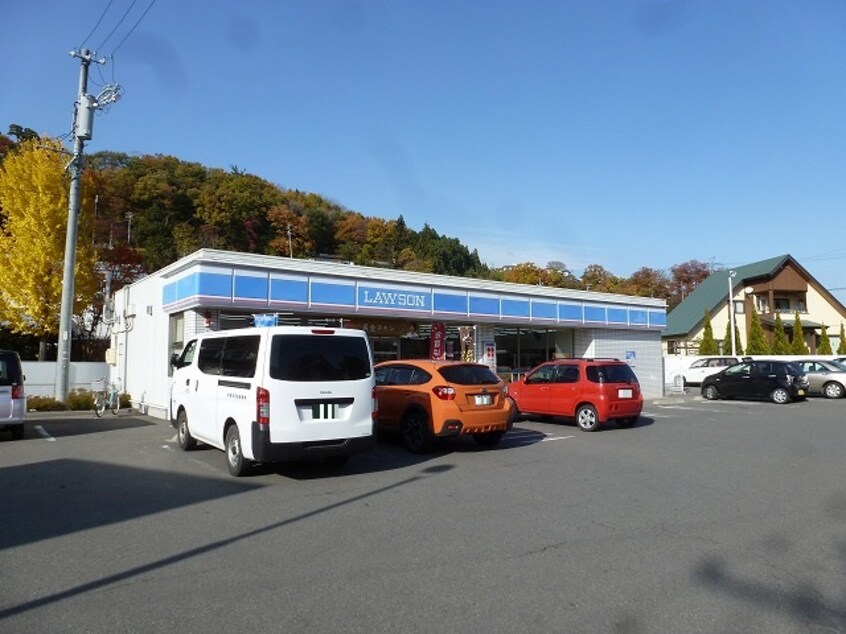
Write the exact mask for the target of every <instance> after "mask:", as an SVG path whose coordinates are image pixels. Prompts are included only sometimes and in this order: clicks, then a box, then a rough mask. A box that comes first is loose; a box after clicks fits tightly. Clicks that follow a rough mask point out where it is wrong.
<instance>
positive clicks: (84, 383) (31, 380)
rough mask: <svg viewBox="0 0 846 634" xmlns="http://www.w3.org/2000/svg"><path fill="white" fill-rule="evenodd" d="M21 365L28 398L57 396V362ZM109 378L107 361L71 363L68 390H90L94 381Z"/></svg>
mask: <svg viewBox="0 0 846 634" xmlns="http://www.w3.org/2000/svg"><path fill="white" fill-rule="evenodd" d="M21 365H22V366H23V373H24V376H26V379H25V380H24V387H25V389H26V394H27V396H47V397H50V398H52V397H54V396H55V395H56V361H23V362H21ZM108 376H109V364H108V363H106V362H105V361H71V364H70V368H69V372H68V390H69V391H71V392H72V391H73V390H90V389H91V383H92V382H93V381H96V380H97V379H102V378H103V377H108Z"/></svg>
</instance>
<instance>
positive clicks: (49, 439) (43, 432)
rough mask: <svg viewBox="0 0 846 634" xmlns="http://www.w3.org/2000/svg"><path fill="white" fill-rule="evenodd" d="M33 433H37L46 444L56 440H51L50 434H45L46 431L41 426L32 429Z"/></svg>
mask: <svg viewBox="0 0 846 634" xmlns="http://www.w3.org/2000/svg"><path fill="white" fill-rule="evenodd" d="M33 429H34V430H35V431H37V432H38V433H39V434H41V436H43V437H44V439H45V440H46V441H47V442H56V439H55V438H53V437H52V436H51V435H50V434H48V433H47V430H46V429H44V428H43V427H42V426H41V425H36V426H35V427H33Z"/></svg>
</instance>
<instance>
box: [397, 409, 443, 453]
mask: <svg viewBox="0 0 846 634" xmlns="http://www.w3.org/2000/svg"><path fill="white" fill-rule="evenodd" d="M402 442H403V444H404V445H405V448H406V449H408V450H409V451H410V452H411V453H425V452H427V451H430V450H431V449H432V445H434V444H435V437H434V435H433V434H432V428H431V427H430V426H429V420H428V419H427V417H426V416H425V415H423V414H422V413H421V412H419V411H413V412H409V413H408V414H406V415H405V418H403V419H402Z"/></svg>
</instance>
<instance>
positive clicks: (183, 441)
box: [176, 409, 197, 451]
mask: <svg viewBox="0 0 846 634" xmlns="http://www.w3.org/2000/svg"><path fill="white" fill-rule="evenodd" d="M176 443H177V444H178V445H179V448H180V449H181V450H182V451H190V450H191V449H193V448H194V447H196V446H197V441H196V440H194V437H193V436H192V435H191V432H190V431H189V430H188V416H187V415H186V414H185V410H184V409H181V410H179V415H178V416H177V417H176Z"/></svg>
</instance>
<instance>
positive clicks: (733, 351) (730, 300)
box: [728, 271, 737, 356]
mask: <svg viewBox="0 0 846 634" xmlns="http://www.w3.org/2000/svg"><path fill="white" fill-rule="evenodd" d="M735 275H737V271H729V276H728V283H729V290H728V309H729V328H731V356H735V355H736V354H737V341H736V340H735V336H734V285H733V284H732V282H731V281H732V280H733V279H734V276H735Z"/></svg>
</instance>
